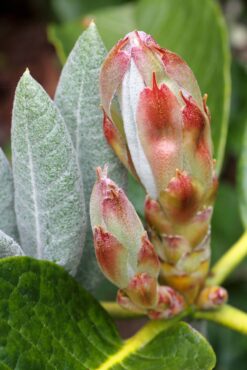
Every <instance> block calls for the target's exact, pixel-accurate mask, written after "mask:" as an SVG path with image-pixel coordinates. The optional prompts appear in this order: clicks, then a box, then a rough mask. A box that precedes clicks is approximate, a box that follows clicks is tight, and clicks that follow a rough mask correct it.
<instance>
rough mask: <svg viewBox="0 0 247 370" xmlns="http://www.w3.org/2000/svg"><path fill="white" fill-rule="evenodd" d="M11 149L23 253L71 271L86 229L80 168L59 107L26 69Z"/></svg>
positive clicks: (18, 91)
mask: <svg viewBox="0 0 247 370" xmlns="http://www.w3.org/2000/svg"><path fill="white" fill-rule="evenodd" d="M12 150H13V175H14V184H15V204H16V215H17V222H18V228H19V232H20V239H21V245H22V248H23V250H24V252H25V254H26V255H29V256H33V257H37V258H42V259H48V260H52V261H54V262H57V263H58V264H61V265H62V266H64V267H65V268H66V269H67V270H68V271H69V272H70V273H72V274H75V272H76V269H77V266H78V263H79V259H80V256H81V253H82V246H83V238H84V229H85V212H84V203H83V191H82V185H81V178H80V173H79V169H78V166H77V163H76V156H75V153H74V149H73V145H72V142H71V139H70V136H69V133H68V132H67V129H66V126H65V124H64V121H63V119H62V117H61V115H60V113H59V112H58V110H57V108H56V106H55V105H54V103H53V102H52V101H51V99H50V98H49V97H48V95H47V94H46V92H45V91H44V90H43V89H42V87H41V86H40V85H39V84H38V83H37V82H36V81H35V80H33V79H32V77H31V76H30V74H29V72H25V73H24V75H23V77H22V78H21V80H20V82H19V84H18V86H17V89H16V95H15V101H14V109H13V123H12Z"/></svg>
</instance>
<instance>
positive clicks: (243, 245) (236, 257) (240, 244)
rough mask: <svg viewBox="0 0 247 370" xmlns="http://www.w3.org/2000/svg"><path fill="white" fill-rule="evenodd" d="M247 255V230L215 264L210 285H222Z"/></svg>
mask: <svg viewBox="0 0 247 370" xmlns="http://www.w3.org/2000/svg"><path fill="white" fill-rule="evenodd" d="M245 257H247V231H246V232H245V233H244V234H243V235H242V236H241V238H240V239H239V240H238V241H237V242H236V243H235V244H234V245H233V246H232V247H231V248H230V249H229V250H228V252H226V253H225V254H224V255H223V257H221V258H220V259H219V261H218V262H216V264H215V265H214V266H213V268H212V270H211V277H210V278H209V279H208V280H207V284H208V285H220V284H221V283H222V282H223V281H224V280H225V279H226V278H227V276H228V275H230V273H231V272H232V271H233V270H234V269H235V268H236V267H237V266H238V265H239V264H240V262H242V260H243V259H244V258H245Z"/></svg>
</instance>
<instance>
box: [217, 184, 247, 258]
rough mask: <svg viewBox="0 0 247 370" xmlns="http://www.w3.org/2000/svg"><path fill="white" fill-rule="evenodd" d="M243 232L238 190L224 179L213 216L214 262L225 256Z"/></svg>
mask: <svg viewBox="0 0 247 370" xmlns="http://www.w3.org/2000/svg"><path fill="white" fill-rule="evenodd" d="M222 215H224V217H222ZM242 232H243V227H242V225H241V219H240V215H239V208H238V196H237V192H236V190H235V188H234V187H233V186H232V185H231V184H229V183H227V182H224V181H222V182H220V186H219V190H218V194H217V198H216V203H215V207H214V213H213V218H212V242H211V244H212V262H216V261H217V260H218V259H219V258H220V257H221V256H223V254H224V253H225V252H226V251H227V250H228V249H229V248H230V246H231V245H232V244H233V243H235V242H236V241H237V240H238V239H239V238H240V236H241V235H242Z"/></svg>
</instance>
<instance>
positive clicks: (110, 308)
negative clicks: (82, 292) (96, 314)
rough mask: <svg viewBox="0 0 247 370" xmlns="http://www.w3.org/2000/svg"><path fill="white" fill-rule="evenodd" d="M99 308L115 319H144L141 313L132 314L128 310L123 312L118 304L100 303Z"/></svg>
mask: <svg viewBox="0 0 247 370" xmlns="http://www.w3.org/2000/svg"><path fill="white" fill-rule="evenodd" d="M100 304H101V306H102V307H104V309H105V310H106V311H107V312H108V313H109V314H110V315H111V316H112V317H114V318H116V319H131V318H133V319H135V318H137V317H144V316H146V315H144V314H143V313H142V312H133V311H129V310H125V309H124V308H122V307H121V306H119V304H117V303H115V302H103V301H101V302H100Z"/></svg>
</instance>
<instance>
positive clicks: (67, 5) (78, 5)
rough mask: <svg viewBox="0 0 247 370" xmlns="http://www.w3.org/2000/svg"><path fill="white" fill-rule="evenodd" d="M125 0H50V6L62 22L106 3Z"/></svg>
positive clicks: (112, 3)
mask: <svg viewBox="0 0 247 370" xmlns="http://www.w3.org/2000/svg"><path fill="white" fill-rule="evenodd" d="M124 1H126V0H94V1H90V0H83V1H81V0H70V1H67V0H51V1H50V3H51V8H52V10H53V12H54V13H55V15H56V18H57V19H58V20H60V21H62V22H64V21H68V20H71V19H77V18H78V15H82V14H87V13H88V12H91V11H92V10H94V9H97V8H100V7H105V6H107V5H116V4H120V3H122V2H124Z"/></svg>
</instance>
